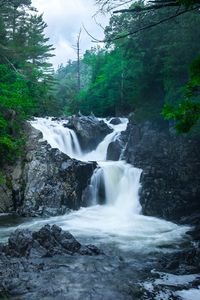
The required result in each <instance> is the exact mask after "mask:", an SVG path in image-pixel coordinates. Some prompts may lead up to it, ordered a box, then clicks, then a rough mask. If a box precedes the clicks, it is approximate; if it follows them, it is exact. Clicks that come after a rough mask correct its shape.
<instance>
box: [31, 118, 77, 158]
mask: <svg viewBox="0 0 200 300" xmlns="http://www.w3.org/2000/svg"><path fill="white" fill-rule="evenodd" d="M67 122H68V121H52V119H51V118H36V119H35V120H34V121H31V122H30V123H31V125H32V126H33V127H34V128H35V129H37V130H39V131H41V132H42V134H43V139H44V140H46V141H47V142H48V143H49V145H50V146H51V147H52V148H57V149H59V150H60V151H61V152H63V153H65V154H67V155H68V156H70V157H71V158H78V157H81V155H82V151H81V147H80V144H79V141H78V138H77V136H76V134H75V132H74V131H73V130H72V129H69V128H65V127H64V126H63V125H64V124H67Z"/></svg>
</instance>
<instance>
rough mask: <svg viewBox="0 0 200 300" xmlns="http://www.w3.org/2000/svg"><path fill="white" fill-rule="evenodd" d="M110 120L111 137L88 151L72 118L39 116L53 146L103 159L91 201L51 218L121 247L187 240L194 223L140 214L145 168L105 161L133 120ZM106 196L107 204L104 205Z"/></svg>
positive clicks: (151, 247) (145, 249)
mask: <svg viewBox="0 0 200 300" xmlns="http://www.w3.org/2000/svg"><path fill="white" fill-rule="evenodd" d="M106 122H107V124H108V125H109V126H111V127H112V128H113V132H112V133H111V134H109V135H107V136H106V137H105V139H104V140H103V141H102V142H101V143H100V144H99V145H98V147H97V149H96V150H94V151H91V152H90V153H86V154H85V153H83V152H82V151H81V148H80V145H79V142H78V139H77V136H76V134H75V132H74V131H73V130H71V129H68V128H66V127H64V126H63V124H64V123H66V121H53V120H52V119H51V118H47V119H43V118H37V119H35V120H34V121H32V122H31V125H32V126H33V127H34V128H36V129H38V130H40V131H41V132H42V134H43V139H44V140H47V142H48V143H49V144H50V145H51V147H53V148H58V149H60V150H61V151H62V152H64V153H66V154H67V155H69V156H70V157H72V158H75V159H79V160H83V161H89V160H90V161H91V160H94V161H97V163H98V165H99V168H98V169H96V170H95V171H94V174H93V176H92V178H91V182H90V185H89V187H88V199H89V202H90V204H91V206H90V207H87V208H81V209H80V210H79V211H75V212H72V213H70V214H67V215H64V216H59V217H54V218H51V219H48V223H49V224H57V225H59V226H61V227H62V228H63V229H65V230H69V231H71V232H72V234H75V235H76V236H77V237H79V239H81V238H84V239H88V241H90V242H92V243H93V242H94V239H95V240H96V244H98V243H100V242H101V243H102V242H103V243H105V244H108V243H111V244H113V243H115V244H116V245H117V247H118V248H121V249H124V250H126V251H127V250H129V249H132V250H134V251H136V252H140V253H141V251H143V252H152V251H156V250H159V251H160V247H166V249H167V246H170V245H171V244H176V245H177V244H178V243H179V242H180V243H181V242H182V240H183V236H184V234H185V231H186V230H187V229H188V227H183V226H177V225H176V224H173V223H171V222H167V221H164V220H160V219H157V218H153V217H147V216H143V215H141V214H140V213H141V206H140V202H139V196H138V192H139V188H140V175H141V170H140V169H137V168H134V167H133V166H132V165H130V164H127V163H126V162H125V161H105V160H106V153H107V148H108V146H109V144H110V142H112V141H114V140H115V139H116V138H117V137H118V136H119V135H120V133H121V132H122V131H124V130H125V129H126V127H127V123H128V120H127V119H121V124H119V125H111V124H110V123H109V121H106ZM103 198H104V199H103ZM100 202H101V203H104V205H99V203H100ZM46 222H47V221H46V220H40V221H39V220H37V221H34V222H33V221H31V222H29V223H25V224H22V225H20V226H19V227H21V228H22V227H30V228H33V229H35V228H38V227H41V226H42V225H43V224H44V223H46ZM13 229H15V228H10V229H8V232H7V234H9V231H12V230H13ZM4 235H5V234H4ZM168 250H169V249H168Z"/></svg>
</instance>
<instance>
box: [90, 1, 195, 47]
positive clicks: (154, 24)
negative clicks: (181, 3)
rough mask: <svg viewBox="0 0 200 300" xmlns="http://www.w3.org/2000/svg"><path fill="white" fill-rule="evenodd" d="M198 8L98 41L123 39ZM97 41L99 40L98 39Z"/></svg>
mask: <svg viewBox="0 0 200 300" xmlns="http://www.w3.org/2000/svg"><path fill="white" fill-rule="evenodd" d="M198 9H200V5H199V6H196V7H193V8H191V9H186V10H182V11H180V12H177V13H176V14H174V15H172V16H170V17H167V18H164V19H162V20H160V21H158V22H155V23H152V24H150V25H147V26H144V27H141V28H139V29H137V30H135V31H132V32H128V33H126V34H123V35H119V36H116V37H115V38H113V39H108V40H103V41H98V42H99V43H107V42H113V41H117V40H120V39H122V38H126V37H128V36H131V35H133V34H136V33H138V32H140V31H144V30H146V29H149V28H153V27H155V26H157V25H159V24H162V23H164V22H167V21H170V20H172V19H174V18H176V17H178V16H180V15H183V14H185V13H187V12H191V11H194V10H198ZM96 41H97V40H96ZM96 41H93V42H96Z"/></svg>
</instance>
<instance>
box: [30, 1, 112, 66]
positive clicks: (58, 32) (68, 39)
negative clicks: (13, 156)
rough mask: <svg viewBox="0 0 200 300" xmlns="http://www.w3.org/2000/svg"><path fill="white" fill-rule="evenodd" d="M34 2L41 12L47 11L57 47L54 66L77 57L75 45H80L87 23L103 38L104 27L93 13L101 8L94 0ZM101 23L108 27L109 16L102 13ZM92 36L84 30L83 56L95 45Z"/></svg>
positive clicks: (48, 30)
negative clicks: (78, 40) (98, 7)
mask: <svg viewBox="0 0 200 300" xmlns="http://www.w3.org/2000/svg"><path fill="white" fill-rule="evenodd" d="M32 5H33V6H34V7H36V8H37V9H38V11H39V13H43V19H44V21H45V22H46V23H47V25H48V27H47V29H46V32H45V33H46V35H47V37H49V38H50V43H51V44H53V45H54V47H55V48H56V49H55V51H54V54H55V55H56V56H55V57H53V58H51V62H52V64H53V66H54V68H57V67H58V65H60V64H61V63H63V64H64V65H65V64H66V63H67V61H68V60H69V59H72V60H75V59H76V51H75V50H74V49H73V46H74V45H75V44H76V41H77V36H78V33H79V31H80V28H81V27H82V24H84V26H85V28H86V29H87V31H88V32H89V33H90V34H91V35H92V36H94V37H96V38H98V39H103V37H104V34H103V29H102V28H101V27H100V26H98V25H97V24H96V23H95V20H94V18H93V15H94V14H95V13H96V11H97V7H96V6H95V4H94V0H32ZM96 21H97V23H101V24H102V26H103V27H105V26H106V25H107V24H108V22H109V18H108V16H107V17H106V16H103V15H100V14H98V15H97V17H96ZM91 40H92V38H91V37H89V36H88V35H87V33H86V32H85V31H84V29H82V33H81V40H80V48H81V53H82V55H83V54H84V52H85V50H86V49H90V48H91V47H94V46H95V45H96V43H93V42H92V41H91Z"/></svg>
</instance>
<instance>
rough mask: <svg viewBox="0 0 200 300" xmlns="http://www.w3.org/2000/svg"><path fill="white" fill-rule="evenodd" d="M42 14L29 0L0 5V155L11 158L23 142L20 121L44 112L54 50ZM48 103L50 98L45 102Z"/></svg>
mask: <svg viewBox="0 0 200 300" xmlns="http://www.w3.org/2000/svg"><path fill="white" fill-rule="evenodd" d="M45 28H46V24H45V23H44V21H43V19H42V16H41V15H39V16H38V15H37V14H36V10H35V9H34V8H32V7H31V1H30V0H17V1H3V2H2V3H1V5H0V78H1V80H0V156H1V161H0V164H1V165H2V164H3V163H4V162H5V161H13V160H14V159H15V157H16V156H17V155H19V153H20V152H21V149H22V147H23V144H24V138H23V134H22V126H23V122H24V121H25V120H26V119H27V118H29V116H32V115H34V114H42V113H45V109H46V108H47V106H46V105H47V102H48V101H47V100H49V95H48V89H49V86H50V84H51V82H52V71H51V68H50V64H48V63H47V62H46V60H47V59H48V58H49V57H51V56H52V54H51V51H52V50H53V48H52V46H51V45H48V43H47V42H48V39H47V38H46V37H45V35H44V33H43V32H44V29H45ZM48 105H49V106H51V102H50V101H49V102H48Z"/></svg>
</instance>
